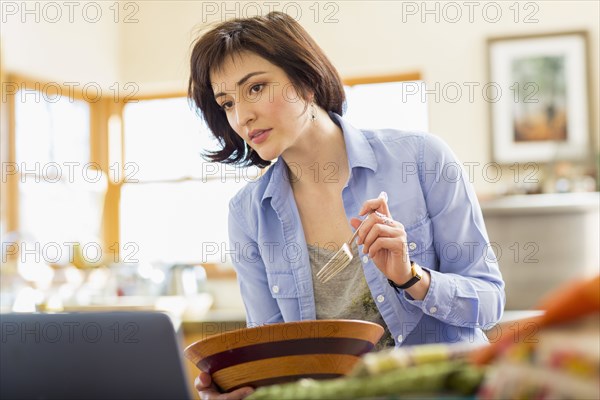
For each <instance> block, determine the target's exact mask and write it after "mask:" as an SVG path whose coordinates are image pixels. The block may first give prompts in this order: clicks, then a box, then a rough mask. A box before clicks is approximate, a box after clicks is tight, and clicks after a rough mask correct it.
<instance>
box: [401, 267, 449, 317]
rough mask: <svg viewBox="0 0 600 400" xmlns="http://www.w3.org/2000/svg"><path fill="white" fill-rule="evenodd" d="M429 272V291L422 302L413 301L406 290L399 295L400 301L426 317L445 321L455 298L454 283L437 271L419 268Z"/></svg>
mask: <svg viewBox="0 0 600 400" xmlns="http://www.w3.org/2000/svg"><path fill="white" fill-rule="evenodd" d="M421 268H422V269H423V270H425V271H427V272H429V276H430V284H429V290H428V291H427V294H426V295H425V298H424V299H423V300H415V299H413V298H412V296H411V295H410V294H408V292H406V290H404V291H402V292H401V293H400V297H401V298H402V300H404V301H406V302H407V303H409V304H411V305H413V306H415V307H418V308H420V309H421V311H423V313H425V314H427V315H431V316H432V317H434V318H437V319H445V318H447V317H448V314H450V308H451V306H452V304H454V300H455V298H456V282H455V281H454V279H452V277H450V276H448V275H446V274H443V273H441V272H438V271H433V270H430V269H428V268H425V267H423V266H421Z"/></svg>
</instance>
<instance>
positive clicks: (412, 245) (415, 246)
mask: <svg viewBox="0 0 600 400" xmlns="http://www.w3.org/2000/svg"><path fill="white" fill-rule="evenodd" d="M408 248H409V249H410V250H414V249H416V248H417V244H416V243H415V242H410V243H409V244H408Z"/></svg>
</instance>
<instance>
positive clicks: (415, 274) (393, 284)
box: [388, 261, 422, 292]
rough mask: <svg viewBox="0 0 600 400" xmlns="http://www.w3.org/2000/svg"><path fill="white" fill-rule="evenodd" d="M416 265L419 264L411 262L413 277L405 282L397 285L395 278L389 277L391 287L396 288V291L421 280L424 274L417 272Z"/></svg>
mask: <svg viewBox="0 0 600 400" xmlns="http://www.w3.org/2000/svg"><path fill="white" fill-rule="evenodd" d="M415 265H417V264H415V262H414V261H411V262H410V272H411V274H412V278H410V279H409V280H408V282H406V283H405V284H403V285H397V284H396V283H395V282H394V281H393V280H391V279H388V283H389V284H390V286H391V287H393V288H394V290H396V292H397V291H398V289H408V288H410V287H412V286H413V285H414V284H415V283H417V282H419V281H420V280H421V278H422V276H421V275H419V273H418V272H417V270H416V268H415Z"/></svg>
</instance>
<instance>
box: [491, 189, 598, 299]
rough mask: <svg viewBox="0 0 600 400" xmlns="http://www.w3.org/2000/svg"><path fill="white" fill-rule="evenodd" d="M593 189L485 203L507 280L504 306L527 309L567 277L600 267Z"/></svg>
mask: <svg viewBox="0 0 600 400" xmlns="http://www.w3.org/2000/svg"><path fill="white" fill-rule="evenodd" d="M599 203H600V195H599V193H598V192H594V193H569V194H541V195H522V196H507V197H504V198H500V199H496V200H491V201H486V202H482V203H481V208H482V212H483V216H484V220H485V224H486V228H487V231H488V234H489V237H490V244H491V246H492V248H493V249H494V251H495V252H496V256H497V258H498V262H499V265H500V270H501V272H502V276H503V278H504V281H505V283H506V309H507V310H516V309H529V308H532V307H534V306H535V305H536V304H537V303H538V301H539V299H540V298H541V297H543V296H544V295H545V294H547V293H548V292H549V291H552V290H553V289H555V288H556V287H558V286H560V285H562V284H564V283H565V282H566V281H568V280H572V279H576V278H582V277H584V276H591V275H595V274H598V273H599V266H600V257H599V251H598V242H599V224H600V222H599V221H600V219H599Z"/></svg>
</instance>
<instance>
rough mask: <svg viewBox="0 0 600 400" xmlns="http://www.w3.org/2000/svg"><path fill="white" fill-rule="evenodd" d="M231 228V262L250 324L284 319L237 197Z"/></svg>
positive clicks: (229, 227) (250, 325) (232, 205)
mask: <svg viewBox="0 0 600 400" xmlns="http://www.w3.org/2000/svg"><path fill="white" fill-rule="evenodd" d="M228 229H229V245H230V254H231V255H232V257H231V262H232V263H233V266H234V268H235V270H236V273H237V279H238V284H239V286H240V292H241V294H242V299H243V301H244V306H245V308H246V324H247V325H248V327H253V326H259V325H264V324H267V323H271V322H280V321H283V318H282V317H281V311H280V310H279V307H278V306H277V302H276V301H275V299H273V298H272V297H271V296H270V291H269V285H268V281H267V274H266V271H265V265H264V263H263V261H262V256H261V254H260V247H259V246H258V244H257V242H256V240H255V239H253V238H252V235H251V234H249V233H248V232H249V230H248V225H247V224H246V223H245V220H244V218H243V216H242V214H241V213H240V212H239V211H238V207H236V205H235V203H234V200H232V201H230V202H229V218H228ZM254 236H255V235H254Z"/></svg>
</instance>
